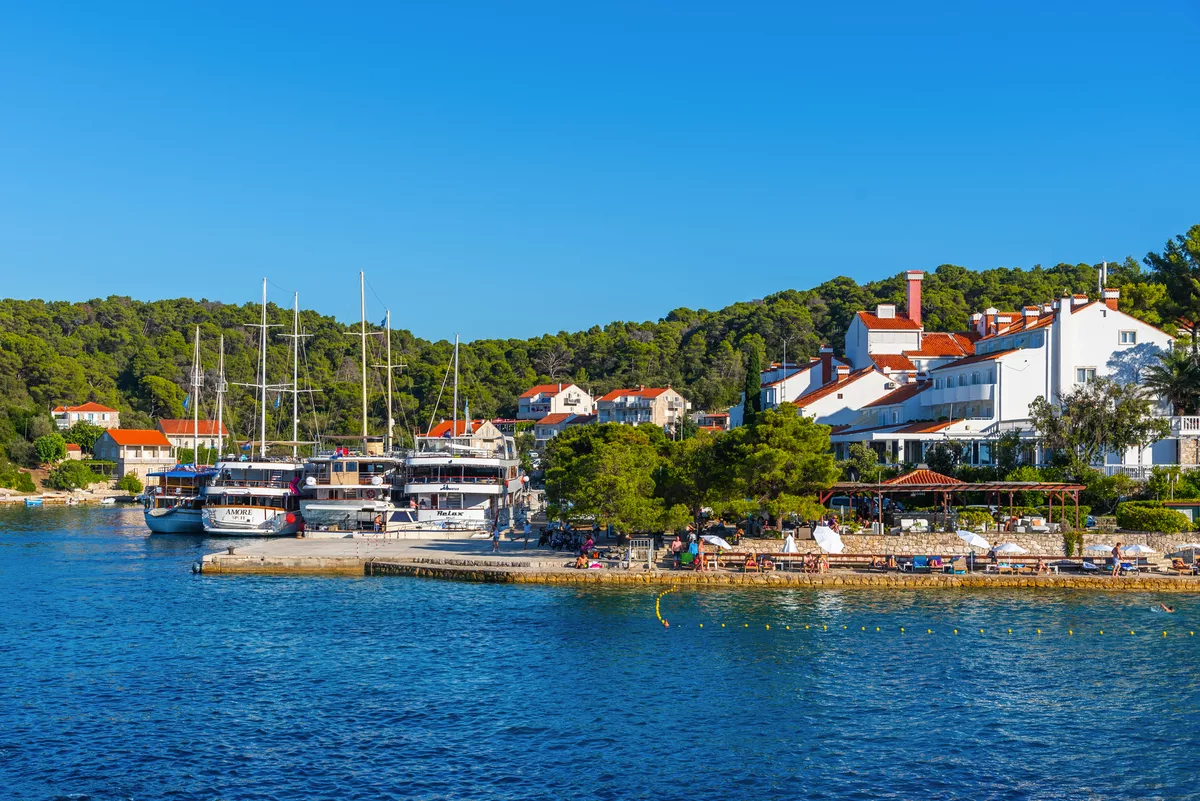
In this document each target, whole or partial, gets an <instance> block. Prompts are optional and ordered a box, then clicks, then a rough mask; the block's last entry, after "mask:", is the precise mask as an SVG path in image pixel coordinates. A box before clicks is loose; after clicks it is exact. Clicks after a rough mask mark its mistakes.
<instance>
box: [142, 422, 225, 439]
mask: <svg viewBox="0 0 1200 801" xmlns="http://www.w3.org/2000/svg"><path fill="white" fill-rule="evenodd" d="M197 423H198V426H197V428H198V430H199V432H200V436H202V437H214V436H228V435H229V431H228V430H227V429H226V428H225V426H224V424H222V423H218V422H217V421H216V420H199V421H197ZM158 427H159V428H160V429H161V430H162V432H163V433H164V434H166V435H167V436H184V435H185V434H186V435H187V436H189V437H190V436H191V435H192V430H193V429H192V421H191V420H170V419H162V420H159V421H158Z"/></svg>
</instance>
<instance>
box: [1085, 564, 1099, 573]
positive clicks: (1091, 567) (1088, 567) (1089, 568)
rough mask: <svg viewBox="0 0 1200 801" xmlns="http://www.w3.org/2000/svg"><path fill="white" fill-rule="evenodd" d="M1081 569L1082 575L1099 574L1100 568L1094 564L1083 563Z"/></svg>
mask: <svg viewBox="0 0 1200 801" xmlns="http://www.w3.org/2000/svg"><path fill="white" fill-rule="evenodd" d="M1082 567H1083V572H1084V573H1099V572H1100V566H1099V565H1097V564H1096V563H1095V562H1084V563H1083V565H1082Z"/></svg>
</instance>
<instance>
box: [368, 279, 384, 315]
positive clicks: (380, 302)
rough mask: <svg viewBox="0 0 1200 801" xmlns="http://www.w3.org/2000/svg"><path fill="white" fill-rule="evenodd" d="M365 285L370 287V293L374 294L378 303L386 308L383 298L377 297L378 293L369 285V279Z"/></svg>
mask: <svg viewBox="0 0 1200 801" xmlns="http://www.w3.org/2000/svg"><path fill="white" fill-rule="evenodd" d="M367 286H368V287H369V288H370V289H371V294H372V295H374V296H375V300H377V301H379V305H380V306H382V307H383V308H385V309H386V308H387V307H388V305H387V304H386V303H384V302H383V298H381V297H379V293H378V292H376V291H375V287H373V286H371V282H370V281H369V280H368V281H367Z"/></svg>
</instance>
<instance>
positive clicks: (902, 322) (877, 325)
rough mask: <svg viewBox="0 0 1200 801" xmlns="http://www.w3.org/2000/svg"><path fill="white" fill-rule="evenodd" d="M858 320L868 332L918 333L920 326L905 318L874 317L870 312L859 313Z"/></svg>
mask: <svg viewBox="0 0 1200 801" xmlns="http://www.w3.org/2000/svg"><path fill="white" fill-rule="evenodd" d="M858 319H860V320H862V321H863V325H865V326H866V327H867V329H868V330H870V331H920V330H921V326H920V325H918V324H917V323H914V322H913V321H912V320H910V319H908V318H907V317H876V316H875V315H873V314H871V313H870V312H865V311H860V312H859V313H858Z"/></svg>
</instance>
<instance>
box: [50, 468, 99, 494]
mask: <svg viewBox="0 0 1200 801" xmlns="http://www.w3.org/2000/svg"><path fill="white" fill-rule="evenodd" d="M103 480H104V479H102V478H101V477H100V476H98V475H96V474H95V473H93V472H92V471H91V469H90V468H89V467H88V466H87V465H85V464H82V463H80V462H75V461H69V462H63V463H62V464H60V465H59V466H58V467H56V468H54V469H53V470H51V471H50V475H49V476H47V477H46V486H48V487H51V488H53V489H60V490H73V489H86V488H87V487H89V486H91V485H92V484H95V483H97V482H98V481H103Z"/></svg>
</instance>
